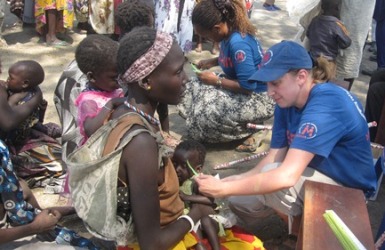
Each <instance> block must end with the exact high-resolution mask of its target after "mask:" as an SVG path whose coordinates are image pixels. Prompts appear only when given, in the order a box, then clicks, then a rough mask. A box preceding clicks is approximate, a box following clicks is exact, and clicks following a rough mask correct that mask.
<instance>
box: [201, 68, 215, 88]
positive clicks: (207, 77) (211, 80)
mask: <svg viewBox="0 0 385 250" xmlns="http://www.w3.org/2000/svg"><path fill="white" fill-rule="evenodd" d="M197 76H198V78H199V80H201V82H203V83H204V84H207V85H213V86H215V85H217V81H218V78H219V77H218V76H217V75H216V74H215V73H214V72H211V71H202V72H200V73H197Z"/></svg>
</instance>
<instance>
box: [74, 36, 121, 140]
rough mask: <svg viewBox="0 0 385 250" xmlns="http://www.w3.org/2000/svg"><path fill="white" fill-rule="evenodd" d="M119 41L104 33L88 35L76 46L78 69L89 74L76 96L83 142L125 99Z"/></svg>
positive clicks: (78, 124)
mask: <svg viewBox="0 0 385 250" xmlns="http://www.w3.org/2000/svg"><path fill="white" fill-rule="evenodd" d="M117 53H118V43H117V42H115V41H113V40H112V39H110V38H108V37H106V36H103V35H89V36H87V37H86V38H84V39H83V40H82V41H81V42H80V43H79V45H78V47H77V48H76V52H75V58H76V62H77V63H78V66H79V69H80V70H81V71H82V72H83V73H84V74H85V75H86V76H87V79H88V82H87V84H86V87H85V89H84V90H83V91H82V92H81V93H80V94H79V96H78V97H77V98H76V101H75V106H76V107H77V109H78V117H77V126H78V127H79V130H80V134H81V135H82V136H83V138H82V140H81V141H80V145H83V144H84V143H85V142H86V141H87V139H88V138H89V136H91V135H92V134H93V133H94V132H95V131H96V130H97V129H98V128H100V127H101V126H102V125H103V123H104V122H105V121H106V120H108V117H109V115H110V114H111V112H112V110H113V109H114V108H115V107H117V106H119V105H120V104H122V103H123V102H124V100H125V98H123V96H124V93H123V90H122V89H121V88H120V86H119V84H118V82H117V77H118V73H117V62H116V58H117Z"/></svg>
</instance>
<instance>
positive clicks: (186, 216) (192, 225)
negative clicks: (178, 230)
mask: <svg viewBox="0 0 385 250" xmlns="http://www.w3.org/2000/svg"><path fill="white" fill-rule="evenodd" d="M179 219H186V220H187V221H188V222H189V223H190V227H191V228H190V231H189V233H190V232H192V230H193V229H194V225H195V223H194V221H193V219H191V217H190V216H188V215H187V214H184V215H181V216H179V217H178V220H179Z"/></svg>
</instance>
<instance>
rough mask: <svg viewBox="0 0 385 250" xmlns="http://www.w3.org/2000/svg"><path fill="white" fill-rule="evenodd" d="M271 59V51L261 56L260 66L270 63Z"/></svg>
mask: <svg viewBox="0 0 385 250" xmlns="http://www.w3.org/2000/svg"><path fill="white" fill-rule="evenodd" d="M272 57H273V51H271V50H268V51H266V53H265V54H264V55H263V58H262V63H261V64H262V65H266V64H268V63H269V62H270V61H271V59H272Z"/></svg>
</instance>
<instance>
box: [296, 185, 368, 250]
mask: <svg viewBox="0 0 385 250" xmlns="http://www.w3.org/2000/svg"><path fill="white" fill-rule="evenodd" d="M304 185H305V186H304V188H305V196H304V198H305V201H304V213H303V221H302V223H303V224H302V229H301V233H302V237H301V240H302V246H301V247H298V248H299V249H312V250H317V249H333V250H337V249H343V248H342V246H341V244H340V242H339V241H338V239H337V238H336V236H335V235H334V233H333V231H332V230H331V229H330V227H329V225H328V224H327V223H326V220H325V219H324V218H323V214H324V212H325V210H328V209H330V210H333V211H334V212H335V213H336V214H337V215H338V216H339V217H340V218H341V219H342V221H344V223H345V224H346V225H347V226H348V227H349V228H350V230H351V231H352V232H353V233H354V234H355V235H356V237H357V238H358V239H359V240H360V241H361V243H362V244H363V245H364V246H365V247H366V248H367V249H374V241H373V234H372V229H371V227H370V221H369V215H368V210H367V207H366V202H365V196H364V194H363V192H362V191H361V190H358V189H352V188H346V187H341V186H335V185H330V184H324V183H319V182H313V181H306V182H305V184H304Z"/></svg>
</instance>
